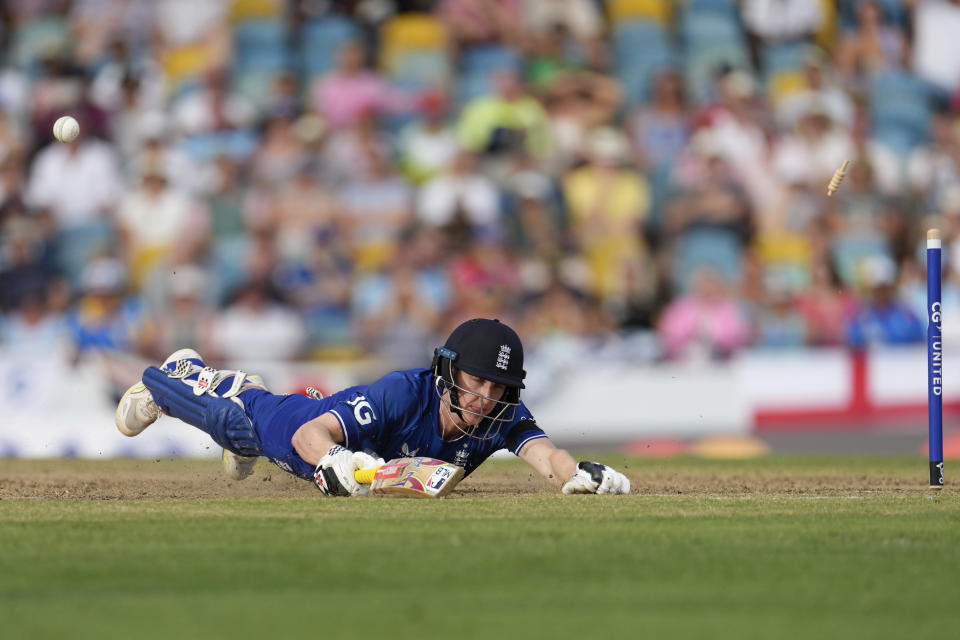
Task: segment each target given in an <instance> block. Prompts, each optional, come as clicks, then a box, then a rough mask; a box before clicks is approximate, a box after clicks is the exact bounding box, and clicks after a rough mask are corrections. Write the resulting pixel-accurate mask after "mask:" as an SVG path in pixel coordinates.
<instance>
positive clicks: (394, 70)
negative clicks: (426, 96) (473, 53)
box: [380, 14, 453, 88]
mask: <svg viewBox="0 0 960 640" xmlns="http://www.w3.org/2000/svg"><path fill="white" fill-rule="evenodd" d="M380 69H381V71H383V73H384V74H386V76H387V77H388V78H390V80H391V81H393V82H394V83H395V84H398V85H400V86H403V87H409V88H419V87H425V86H435V85H442V86H446V85H447V84H448V83H449V81H450V76H451V75H452V72H453V69H452V65H451V61H450V56H449V55H448V53H447V33H446V29H445V28H444V26H443V24H442V23H440V21H439V20H437V19H436V18H434V17H433V16H430V15H427V14H405V15H400V16H397V17H395V18H393V19H391V20H390V21H388V22H387V23H386V24H385V25H384V26H383V28H382V29H381V32H380Z"/></svg>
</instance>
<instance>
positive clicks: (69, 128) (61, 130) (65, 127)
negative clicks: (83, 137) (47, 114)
mask: <svg viewBox="0 0 960 640" xmlns="http://www.w3.org/2000/svg"><path fill="white" fill-rule="evenodd" d="M78 135H80V123H78V122H77V121H76V120H75V119H74V118H72V117H70V116H63V117H61V118H57V121H56V122H54V123H53V137H54V138H56V139H57V140H59V141H60V142H70V141H71V140H73V139H75V138H76V137H77V136H78Z"/></svg>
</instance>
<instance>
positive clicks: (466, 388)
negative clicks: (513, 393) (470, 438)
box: [456, 371, 507, 426]
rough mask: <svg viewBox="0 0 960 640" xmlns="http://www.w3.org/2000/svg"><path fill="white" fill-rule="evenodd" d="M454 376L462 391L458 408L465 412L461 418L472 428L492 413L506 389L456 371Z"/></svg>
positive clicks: (494, 383) (500, 385) (497, 384)
mask: <svg viewBox="0 0 960 640" xmlns="http://www.w3.org/2000/svg"><path fill="white" fill-rule="evenodd" d="M456 375H457V377H456V381H457V386H459V387H460V388H461V389H462V390H463V391H461V392H460V406H461V407H463V408H464V409H466V410H467V411H465V412H463V418H464V421H465V422H466V423H467V424H469V425H471V426H473V425H475V424H477V423H479V422H480V421H481V420H482V419H483V416H485V415H487V414H488V413H490V412H491V411H493V408H494V407H495V406H496V404H497V401H498V400H500V398H502V397H503V394H504V392H505V391H506V390H507V388H506V387H505V386H504V385H502V384H499V383H497V382H493V381H492V380H485V379H484V378H478V377H477V376H474V375H470V374H469V373H466V372H463V371H457V374H456Z"/></svg>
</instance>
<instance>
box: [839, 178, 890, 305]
mask: <svg viewBox="0 0 960 640" xmlns="http://www.w3.org/2000/svg"><path fill="white" fill-rule="evenodd" d="M827 205H828V207H829V208H828V209H827V221H828V223H829V226H830V231H831V234H830V235H831V237H830V250H831V253H832V255H833V260H834V263H835V264H836V265H837V271H838V273H839V274H840V279H841V281H842V282H843V283H844V284H845V285H847V286H849V287H856V286H858V284H859V277H860V274H859V273H858V271H859V269H860V264H861V263H862V262H863V261H865V260H870V259H881V258H883V259H887V260H890V259H892V256H893V252H894V246H893V238H892V237H891V236H890V234H889V233H888V231H889V230H891V229H893V228H895V227H896V226H897V224H898V220H897V219H898V217H899V214H898V213H897V211H896V210H895V209H894V206H893V202H892V201H890V200H889V199H888V198H885V197H884V196H883V195H881V194H880V193H879V192H878V190H877V189H876V187H875V184H874V177H873V166H872V165H871V163H870V162H869V161H867V160H863V159H861V160H858V161H856V162H854V163H852V164H851V165H850V169H849V170H848V172H847V178H846V180H845V181H844V183H843V189H842V190H840V191H839V192H838V193H836V194H835V195H834V196H833V197H832V198H829V200H828V202H827Z"/></svg>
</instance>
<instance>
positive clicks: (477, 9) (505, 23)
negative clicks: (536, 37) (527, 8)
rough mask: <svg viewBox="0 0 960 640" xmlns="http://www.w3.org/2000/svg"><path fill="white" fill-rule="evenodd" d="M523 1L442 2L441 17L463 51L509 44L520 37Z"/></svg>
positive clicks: (463, 0) (474, 0)
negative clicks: (477, 46) (482, 46)
mask: <svg viewBox="0 0 960 640" xmlns="http://www.w3.org/2000/svg"><path fill="white" fill-rule="evenodd" d="M522 5H523V2H522V0H441V2H440V4H439V6H438V8H437V15H438V17H439V18H440V20H441V21H442V22H443V24H444V26H445V27H446V28H447V31H448V33H449V34H450V37H451V38H452V39H453V42H454V44H455V45H456V46H458V47H460V48H467V47H473V46H476V45H483V44H497V43H499V44H509V43H511V42H514V41H516V40H517V39H518V37H519V29H518V27H519V26H520V25H521V18H522V13H523V9H522Z"/></svg>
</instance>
